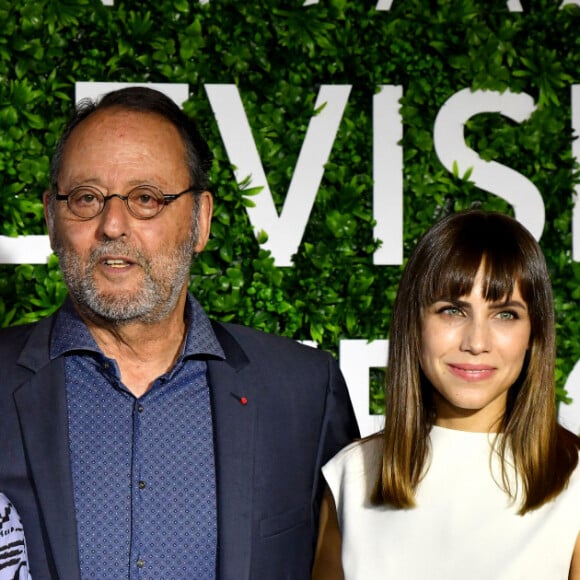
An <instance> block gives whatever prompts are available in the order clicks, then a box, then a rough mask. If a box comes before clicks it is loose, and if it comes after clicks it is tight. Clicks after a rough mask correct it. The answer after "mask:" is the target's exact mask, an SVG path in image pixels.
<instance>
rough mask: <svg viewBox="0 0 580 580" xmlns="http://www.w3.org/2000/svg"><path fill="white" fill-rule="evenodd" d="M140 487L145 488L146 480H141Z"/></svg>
mask: <svg viewBox="0 0 580 580" xmlns="http://www.w3.org/2000/svg"><path fill="white" fill-rule="evenodd" d="M139 489H145V482H144V481H140V482H139Z"/></svg>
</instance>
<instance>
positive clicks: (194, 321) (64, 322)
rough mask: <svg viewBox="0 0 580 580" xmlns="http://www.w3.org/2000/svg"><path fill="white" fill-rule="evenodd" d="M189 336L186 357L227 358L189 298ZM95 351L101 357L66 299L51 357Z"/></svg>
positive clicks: (51, 349)
mask: <svg viewBox="0 0 580 580" xmlns="http://www.w3.org/2000/svg"><path fill="white" fill-rule="evenodd" d="M185 320H186V324H187V335H186V338H185V342H184V345H183V350H182V353H181V357H183V358H200V357H201V358H208V357H209V358H218V359H225V354H224V351H223V349H222V347H221V345H220V343H219V341H218V339H217V337H216V335H215V332H214V330H213V328H212V325H211V322H210V320H209V318H208V317H207V315H206V313H205V312H204V310H203V308H202V307H201V305H200V304H199V302H198V301H197V300H196V299H195V298H194V297H193V296H192V295H191V294H188V295H187V301H186V305H185ZM79 352H94V353H97V354H100V355H102V352H101V349H100V348H99V346H98V345H97V343H96V341H95V339H94V338H93V335H92V334H91V333H90V331H89V329H88V328H87V326H86V324H85V323H84V321H83V320H82V318H81V317H80V316H79V314H78V313H77V311H76V310H75V308H74V306H73V303H72V301H71V300H70V298H67V299H66V300H65V302H64V304H63V305H62V308H61V309H60V310H59V311H58V313H57V316H56V320H55V323H54V326H53V331H52V336H51V340H50V358H51V359H55V358H58V357H59V356H62V355H64V354H68V353H79Z"/></svg>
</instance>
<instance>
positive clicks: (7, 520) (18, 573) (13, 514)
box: [0, 493, 30, 580]
mask: <svg viewBox="0 0 580 580" xmlns="http://www.w3.org/2000/svg"><path fill="white" fill-rule="evenodd" d="M29 579H30V575H29V573H28V558H27V556H26V542H25V541H24V532H23V530H22V523H21V522H20V516H19V515H18V513H17V511H16V509H15V508H14V506H13V505H12V504H11V503H10V501H9V499H8V498H7V497H6V496H5V495H4V494H3V493H0V580H29Z"/></svg>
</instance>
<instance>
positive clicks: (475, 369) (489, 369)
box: [447, 363, 496, 381]
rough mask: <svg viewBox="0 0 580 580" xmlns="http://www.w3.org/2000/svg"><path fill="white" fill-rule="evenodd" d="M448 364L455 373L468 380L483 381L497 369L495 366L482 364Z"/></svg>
mask: <svg viewBox="0 0 580 580" xmlns="http://www.w3.org/2000/svg"><path fill="white" fill-rule="evenodd" d="M447 366H448V368H449V370H450V371H451V373H452V374H453V375H455V376H456V377H460V378H462V379H464V380H466V381H482V380H485V379H488V378H489V377H491V375H493V373H494V372H495V370H496V368H495V367H493V366H490V365H481V364H478V365H475V364H468V363H449V364H448V365H447Z"/></svg>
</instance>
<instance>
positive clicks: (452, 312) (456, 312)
mask: <svg viewBox="0 0 580 580" xmlns="http://www.w3.org/2000/svg"><path fill="white" fill-rule="evenodd" d="M438 312H439V313H440V314H447V315H448V316H461V315H462V312H461V310H460V309H459V308H457V306H443V307H442V308H440V309H439V310H438Z"/></svg>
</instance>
